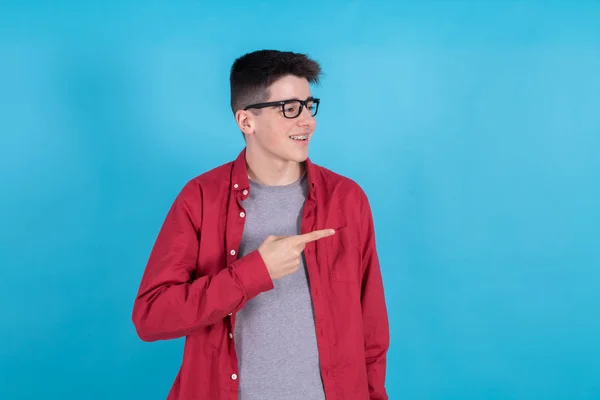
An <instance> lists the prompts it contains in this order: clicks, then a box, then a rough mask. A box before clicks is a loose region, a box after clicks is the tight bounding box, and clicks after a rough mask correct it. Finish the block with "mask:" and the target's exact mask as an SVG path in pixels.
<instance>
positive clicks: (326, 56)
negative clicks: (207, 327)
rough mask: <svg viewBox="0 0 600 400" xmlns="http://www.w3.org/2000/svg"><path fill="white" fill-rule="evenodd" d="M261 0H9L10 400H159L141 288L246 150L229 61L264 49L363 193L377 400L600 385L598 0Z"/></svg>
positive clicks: (5, 294) (588, 392)
mask: <svg viewBox="0 0 600 400" xmlns="http://www.w3.org/2000/svg"><path fill="white" fill-rule="evenodd" d="M86 3H87V2H86ZM250 3H251V4H247V2H244V3H242V2H225V4H222V5H216V4H217V3H216V2H214V3H211V4H209V3H204V2H200V1H179V2H166V1H128V2H121V3H119V4H117V3H116V2H114V3H108V2H95V3H93V4H81V3H77V2H66V1H57V2H38V1H8V2H6V1H5V2H3V3H2V5H1V6H0V135H1V139H0V184H1V186H0V187H1V188H2V189H1V190H2V193H1V196H0V221H1V224H2V229H1V230H0V235H1V236H0V246H1V248H0V250H1V251H0V257H1V258H0V261H1V262H0V266H1V267H0V274H1V275H0V285H1V288H0V305H1V316H2V322H1V324H0V398H1V399H7V400H9V399H11V400H12V399H42V398H43V399H62V400H65V399H89V400H95V399H164V398H165V397H166V394H167V392H168V390H169V388H170V386H171V384H172V381H173V379H174V377H175V374H176V373H177V369H178V368H179V363H180V361H181V354H182V345H183V341H182V340H175V341H169V342H157V343H144V342H142V341H140V340H139V339H138V338H137V336H136V334H135V331H134V327H133V325H132V323H131V321H130V316H131V308H132V304H133V298H134V296H135V294H136V291H137V287H138V284H139V279H140V277H141V274H142V272H143V269H144V267H145V263H146V261H147V257H148V255H149V252H150V249H151V246H152V244H153V242H154V239H155V238H156V234H157V232H158V229H159V227H160V224H161V223H162V221H163V218H164V216H165V214H166V212H167V210H168V207H169V206H170V204H171V202H172V201H173V199H174V197H175V195H176V194H177V193H178V191H179V190H180V189H181V187H182V186H183V184H185V182H186V181H187V180H188V179H190V178H192V177H194V176H196V175H198V174H200V173H202V172H204V171H206V170H208V169H210V168H212V167H214V166H217V165H219V164H221V163H224V162H227V161H229V160H231V159H233V158H235V156H237V154H238V152H239V151H240V150H241V148H242V146H243V139H242V137H241V134H240V133H239V131H238V130H237V128H236V126H235V123H234V120H233V117H232V115H231V112H230V110H229V104H228V101H229V86H228V73H229V67H230V65H231V63H232V62H233V60H234V59H235V58H236V57H238V56H240V55H241V54H243V53H245V52H247V51H251V50H256V49H260V48H278V49H283V50H293V51H299V52H307V53H309V54H310V55H311V56H313V57H314V58H315V59H317V60H318V61H319V62H321V63H322V66H323V68H324V71H325V76H324V78H323V82H322V85H321V86H320V87H317V88H315V90H314V93H315V94H317V95H318V96H320V97H321V98H322V100H323V102H322V106H321V109H320V112H319V116H318V123H319V124H318V128H317V131H316V134H315V138H314V139H315V140H314V142H313V144H312V148H311V158H312V159H313V160H314V161H315V162H317V163H319V164H321V165H324V166H326V167H329V168H332V169H334V170H336V171H338V172H340V173H342V174H345V175H347V176H349V177H351V178H353V179H355V180H356V181H357V182H359V183H360V184H361V185H362V186H363V188H364V189H365V191H366V192H367V194H368V195H369V198H370V200H371V203H372V207H373V213H374V217H375V222H376V232H377V240H378V245H379V252H380V258H381V265H382V269H383V275H384V279H385V285H386V289H387V293H386V294H387V300H388V306H389V315H390V324H391V333H392V346H391V349H390V352H389V370H388V371H389V373H388V385H387V386H388V390H389V394H390V397H391V399H471V398H473V399H527V400H531V399H569V400H571V399H600V317H599V311H600V157H599V156H600V140H599V136H600V111H599V110H600V73H599V71H600V22H599V21H600V2H598V1H573V2H570V3H569V2H566V1H564V2H558V1H546V2H541V1H540V2H534V1H518V2H517V1H479V2H475V1H472V2H467V1H418V2H417V1H396V2H391V1H390V2H382V1H372V2H367V1H352V2H339V3H336V2H326V3H324V4H319V3H318V2H314V1H313V2H304V3H302V2H250Z"/></svg>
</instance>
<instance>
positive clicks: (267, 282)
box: [232, 250, 275, 299]
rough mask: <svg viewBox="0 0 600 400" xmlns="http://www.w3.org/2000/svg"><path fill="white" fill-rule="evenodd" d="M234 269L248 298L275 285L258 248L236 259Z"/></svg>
mask: <svg viewBox="0 0 600 400" xmlns="http://www.w3.org/2000/svg"><path fill="white" fill-rule="evenodd" d="M232 269H233V271H234V273H235V274H236V275H237V277H238V278H239V280H240V282H242V285H243V286H244V289H245V291H246V295H247V297H248V299H251V298H253V297H256V296H258V295H259V294H260V293H262V292H266V291H269V290H271V289H273V288H274V287H275V286H274V284H273V280H272V279H271V276H270V275H269V270H268V269H267V266H266V265H265V262H264V260H263V258H262V257H261V255H260V253H259V252H258V250H254V251H253V252H251V253H248V254H247V255H245V256H244V257H242V258H240V259H238V260H237V261H235V262H234V263H233V265H232Z"/></svg>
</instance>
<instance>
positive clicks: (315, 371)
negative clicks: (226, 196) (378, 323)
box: [234, 174, 325, 400]
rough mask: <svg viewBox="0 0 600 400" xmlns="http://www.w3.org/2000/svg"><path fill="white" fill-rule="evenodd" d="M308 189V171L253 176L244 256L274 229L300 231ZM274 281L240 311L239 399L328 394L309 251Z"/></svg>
mask: <svg viewBox="0 0 600 400" xmlns="http://www.w3.org/2000/svg"><path fill="white" fill-rule="evenodd" d="M307 194H308V180H307V176H306V174H304V175H303V176H302V178H301V179H299V180H298V181H297V182H295V183H292V184H290V185H286V186H266V185H262V184H259V183H256V182H253V181H251V182H250V193H249V196H248V198H247V199H246V200H245V201H244V203H243V205H244V209H245V210H246V220H245V227H244V233H243V236H242V242H241V244H240V249H239V256H240V257H243V256H244V255H246V254H248V253H250V252H252V251H254V250H256V249H257V248H258V247H259V246H260V244H261V243H262V242H263V241H264V240H265V238H266V237H267V236H268V235H276V236H289V235H297V234H299V233H300V224H301V220H302V210H303V208H304V202H305V200H306V196H307ZM274 285H275V288H274V289H273V290H271V291H268V292H264V293H261V294H260V295H258V296H257V297H255V298H253V299H251V300H250V301H248V303H246V305H245V306H244V308H242V309H241V310H239V311H238V313H237V315H236V324H235V332H234V339H235V346H236V352H237V355H238V364H239V383H240V395H239V399H240V400H324V399H325V394H324V390H323V382H322V380H321V372H320V368H319V354H318V350H317V339H316V334H315V322H314V316H313V308H312V300H311V296H310V290H309V283H308V276H307V272H306V267H305V260H304V255H303V256H302V257H301V263H300V266H299V268H298V271H297V272H296V273H294V274H291V275H288V276H286V277H284V278H282V279H278V280H275V281H274Z"/></svg>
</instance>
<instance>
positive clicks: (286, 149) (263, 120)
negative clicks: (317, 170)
mask: <svg viewBox="0 0 600 400" xmlns="http://www.w3.org/2000/svg"><path fill="white" fill-rule="evenodd" d="M269 93H270V97H269V99H268V100H267V101H266V102H271V101H282V100H292V99H297V100H306V99H307V98H309V97H311V92H310V85H309V83H308V81H307V80H306V79H304V78H298V77H296V76H292V75H288V76H285V77H283V78H281V79H279V80H277V81H276V82H274V83H273V84H272V85H271V86H270V87H269ZM298 106H299V104H296V105H294V104H290V105H289V106H287V105H286V106H285V107H286V114H287V115H288V116H290V115H292V114H291V112H293V110H294V108H295V107H298ZM253 119H254V130H253V131H254V132H253V134H252V135H249V136H247V140H253V141H254V143H253V144H254V145H255V147H256V149H257V150H259V151H260V152H261V153H263V154H264V156H267V157H272V158H274V159H279V160H282V161H295V162H303V161H305V160H306V158H307V157H308V145H309V142H310V140H311V138H312V135H313V132H314V130H315V127H316V124H317V122H316V120H315V118H314V117H313V116H312V112H311V110H310V109H307V108H306V107H304V108H303V109H302V113H301V114H300V115H299V116H298V117H296V118H286V117H285V115H284V111H282V108H281V106H275V107H268V108H263V109H262V110H261V111H260V113H259V114H258V115H254V116H253ZM292 136H293V137H294V138H292Z"/></svg>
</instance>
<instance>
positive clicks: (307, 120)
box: [298, 107, 317, 126]
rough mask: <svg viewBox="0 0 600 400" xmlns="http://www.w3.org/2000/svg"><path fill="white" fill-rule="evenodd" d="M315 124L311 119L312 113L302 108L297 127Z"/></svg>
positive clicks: (313, 119)
mask: <svg viewBox="0 0 600 400" xmlns="http://www.w3.org/2000/svg"><path fill="white" fill-rule="evenodd" d="M316 123H317V120H316V119H315V117H313V115H312V112H311V111H310V110H309V109H308V108H306V107H302V112H301V113H300V115H299V116H298V125H300V126H314V125H315V124H316Z"/></svg>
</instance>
